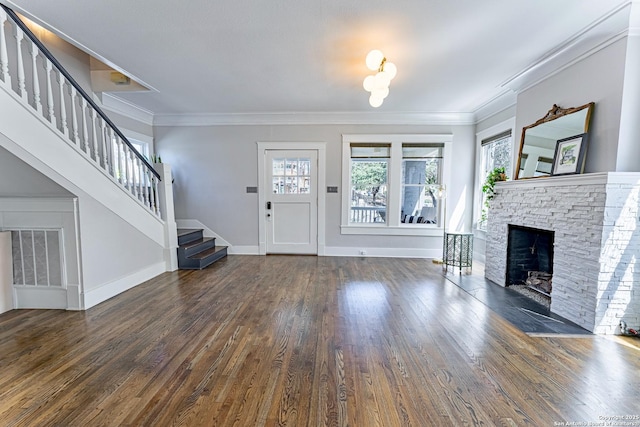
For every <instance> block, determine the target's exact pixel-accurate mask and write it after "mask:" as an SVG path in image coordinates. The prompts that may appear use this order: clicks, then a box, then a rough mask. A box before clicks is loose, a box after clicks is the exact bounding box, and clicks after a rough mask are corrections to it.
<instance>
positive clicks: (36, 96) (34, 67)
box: [31, 44, 42, 113]
mask: <svg viewBox="0 0 640 427" xmlns="http://www.w3.org/2000/svg"><path fill="white" fill-rule="evenodd" d="M37 59H38V49H37V47H36V46H35V45H34V44H32V45H31V76H32V81H33V108H35V109H36V111H37V112H38V113H42V103H41V102H40V81H39V80H38V64H37Z"/></svg>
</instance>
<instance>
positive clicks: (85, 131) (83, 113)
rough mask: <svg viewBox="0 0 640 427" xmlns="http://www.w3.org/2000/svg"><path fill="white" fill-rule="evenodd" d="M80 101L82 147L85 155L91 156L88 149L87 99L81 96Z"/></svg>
mask: <svg viewBox="0 0 640 427" xmlns="http://www.w3.org/2000/svg"><path fill="white" fill-rule="evenodd" d="M81 102H82V104H81V105H80V109H81V117H82V140H83V143H84V145H83V146H82V149H83V151H84V152H85V154H86V155H88V156H89V157H91V150H90V149H89V126H88V124H87V100H86V99H84V98H81Z"/></svg>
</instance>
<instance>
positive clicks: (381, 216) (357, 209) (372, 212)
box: [349, 206, 387, 224]
mask: <svg viewBox="0 0 640 427" xmlns="http://www.w3.org/2000/svg"><path fill="white" fill-rule="evenodd" d="M386 213H387V208H386V207H385V206H351V211H350V218H349V222H352V223H364V224H367V223H381V222H385V216H386Z"/></svg>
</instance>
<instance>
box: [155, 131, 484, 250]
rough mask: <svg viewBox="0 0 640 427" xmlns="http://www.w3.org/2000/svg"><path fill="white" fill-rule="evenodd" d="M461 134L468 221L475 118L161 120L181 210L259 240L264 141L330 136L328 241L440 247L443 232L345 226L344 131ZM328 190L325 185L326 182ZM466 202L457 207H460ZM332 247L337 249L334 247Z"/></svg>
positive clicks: (461, 196)
mask: <svg viewBox="0 0 640 427" xmlns="http://www.w3.org/2000/svg"><path fill="white" fill-rule="evenodd" d="M358 133H361V134H376V133H379V134H394V133H395V134H402V133H410V134H419V133H425V134H428V133H435V134H443V133H452V134H453V149H452V152H453V159H451V160H452V165H453V167H452V168H453V170H452V171H449V173H450V179H451V181H450V183H449V184H450V187H449V189H448V203H449V206H450V208H449V210H448V211H447V212H448V214H449V215H450V216H453V215H454V212H457V213H458V215H459V217H460V218H459V220H460V222H461V224H463V225H464V226H467V227H470V224H471V204H472V197H471V193H470V191H471V188H472V185H473V174H474V167H473V162H474V150H473V147H474V145H473V144H474V138H475V135H474V128H473V126H392V125H274V126H268V125H255V126H251V125H230V126H201V127H195V126H191V127H187V126H184V127H177V126H176V127H156V128H155V145H156V152H157V153H158V154H160V155H161V156H162V160H163V162H167V163H169V164H171V167H172V171H173V175H174V178H175V185H174V194H175V204H176V218H178V219H197V220H199V221H201V222H202V223H203V224H205V225H206V226H207V227H209V228H210V229H212V230H213V231H215V232H216V233H218V234H219V235H221V236H222V237H223V238H224V239H225V240H227V241H229V242H230V243H231V244H232V245H240V246H248V247H256V248H257V246H258V195H257V194H247V193H246V187H248V186H251V187H257V186H258V179H259V178H258V176H257V171H258V164H257V144H256V142H257V141H260V142H300V143H301V144H304V142H305V141H307V142H324V143H326V155H327V159H326V160H327V161H326V177H327V179H326V185H327V186H337V187H338V188H339V193H337V194H333V193H331V194H326V211H325V212H324V213H322V212H320V213H319V214H320V215H323V214H324V215H325V218H326V236H325V242H326V247H327V248H352V247H360V248H383V249H389V250H397V249H430V250H435V251H440V250H441V248H442V246H441V244H442V238H441V237H411V236H409V237H408V236H362V235H342V234H340V216H341V211H340V209H341V197H342V196H341V192H342V191H343V190H344V189H343V188H341V182H342V181H341V179H342V178H341V177H342V170H341V166H342V159H341V155H342V134H358ZM323 190H325V189H323ZM456 208H458V210H457V211H456V210H455V209H456ZM329 254H330V253H329Z"/></svg>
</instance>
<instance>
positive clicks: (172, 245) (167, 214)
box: [153, 163, 178, 271]
mask: <svg viewBox="0 0 640 427" xmlns="http://www.w3.org/2000/svg"><path fill="white" fill-rule="evenodd" d="M153 167H154V169H155V170H156V172H158V174H160V178H161V179H162V181H160V182H159V183H158V200H157V202H158V203H159V204H160V213H161V215H162V219H163V220H164V260H165V265H166V268H167V271H175V270H177V269H178V226H177V224H176V214H175V208H174V205H173V183H172V182H171V181H172V177H171V166H169V165H168V164H166V163H154V164H153Z"/></svg>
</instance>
